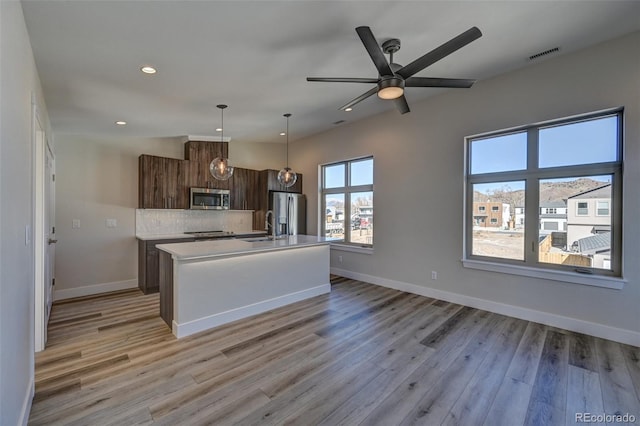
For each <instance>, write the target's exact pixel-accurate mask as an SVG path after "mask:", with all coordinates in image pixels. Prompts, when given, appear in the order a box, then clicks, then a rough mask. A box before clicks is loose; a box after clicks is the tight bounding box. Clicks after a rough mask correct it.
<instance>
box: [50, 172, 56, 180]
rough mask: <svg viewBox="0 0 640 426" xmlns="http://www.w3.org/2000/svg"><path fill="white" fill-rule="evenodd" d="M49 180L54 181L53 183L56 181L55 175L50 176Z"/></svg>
mask: <svg viewBox="0 0 640 426" xmlns="http://www.w3.org/2000/svg"><path fill="white" fill-rule="evenodd" d="M51 180H52V181H54V182H55V181H56V175H55V173H54V174H52V175H51Z"/></svg>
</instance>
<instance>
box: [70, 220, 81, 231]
mask: <svg viewBox="0 0 640 426" xmlns="http://www.w3.org/2000/svg"><path fill="white" fill-rule="evenodd" d="M71 228H72V229H80V219H73V220H72V221H71Z"/></svg>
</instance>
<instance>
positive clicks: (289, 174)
mask: <svg viewBox="0 0 640 426" xmlns="http://www.w3.org/2000/svg"><path fill="white" fill-rule="evenodd" d="M297 180H298V175H297V174H296V172H294V171H293V170H291V167H285V168H284V169H282V170H280V171H279V172H278V182H280V185H282V186H284V187H285V188H291V187H292V186H293V185H295V184H296V181H297Z"/></svg>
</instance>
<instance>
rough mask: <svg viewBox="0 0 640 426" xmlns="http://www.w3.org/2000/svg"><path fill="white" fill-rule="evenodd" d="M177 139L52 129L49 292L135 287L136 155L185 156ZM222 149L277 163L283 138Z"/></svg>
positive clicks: (234, 158)
mask: <svg viewBox="0 0 640 426" xmlns="http://www.w3.org/2000/svg"><path fill="white" fill-rule="evenodd" d="M180 139H181V138H150V139H142V138H137V139H126V138H122V139H117V140H116V139H112V138H109V139H105V138H99V137H87V136H78V135H56V156H57V159H56V231H57V232H56V236H57V239H58V243H57V244H56V287H55V292H56V298H61V297H75V296H79V295H84V294H91V293H94V292H102V291H109V290H115V289H118V288H126V287H136V286H137V277H138V263H137V262H138V260H137V259H138V248H137V247H138V246H137V241H136V239H135V209H136V208H137V207H138V156H140V154H150V155H158V156H163V157H171V158H184V143H183V142H181V140H180ZM229 150H230V153H229V158H230V159H231V162H232V164H234V165H235V166H238V167H246V168H254V169H266V168H278V169H279V168H281V167H282V166H283V165H284V145H283V144H282V143H276V144H272V143H264V144H244V143H240V142H234V141H231V142H230V143H229ZM74 219H79V220H80V228H77V229H73V228H72V221H73V220H74ZM106 219H116V220H117V227H116V228H107V227H106Z"/></svg>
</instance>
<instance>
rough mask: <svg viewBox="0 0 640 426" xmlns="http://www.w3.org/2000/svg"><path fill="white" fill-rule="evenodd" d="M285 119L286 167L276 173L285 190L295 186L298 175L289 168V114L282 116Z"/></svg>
mask: <svg viewBox="0 0 640 426" xmlns="http://www.w3.org/2000/svg"><path fill="white" fill-rule="evenodd" d="M284 116H285V117H286V118H287V166H286V167H285V168H283V169H282V170H280V172H278V182H279V183H280V185H282V186H284V187H285V188H291V187H292V186H293V185H295V184H296V181H297V180H298V175H297V174H296V172H294V171H293V170H292V169H291V167H289V117H291V114H289V113H287V114H284Z"/></svg>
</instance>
